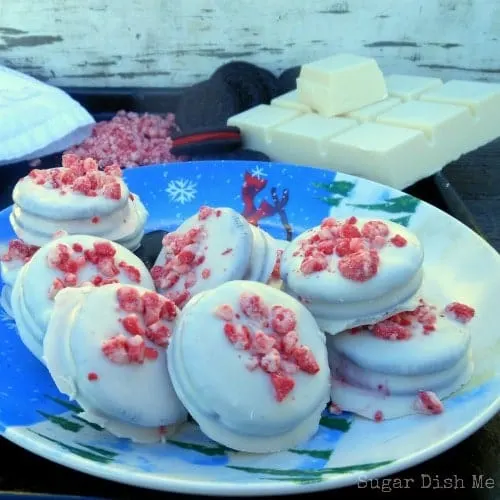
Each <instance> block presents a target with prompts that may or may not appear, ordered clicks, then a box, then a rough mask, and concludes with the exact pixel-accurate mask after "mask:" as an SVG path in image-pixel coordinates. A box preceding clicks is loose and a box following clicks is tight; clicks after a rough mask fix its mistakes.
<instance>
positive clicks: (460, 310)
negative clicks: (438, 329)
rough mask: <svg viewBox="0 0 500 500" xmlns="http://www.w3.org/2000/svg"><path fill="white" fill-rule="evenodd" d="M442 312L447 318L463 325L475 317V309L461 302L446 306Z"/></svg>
mask: <svg viewBox="0 0 500 500" xmlns="http://www.w3.org/2000/svg"><path fill="white" fill-rule="evenodd" d="M444 312H445V314H446V315H447V316H448V317H449V318H451V319H453V320H455V321H458V322H459V323H463V324H466V323H468V322H469V321H470V320H471V319H472V318H474V316H475V315H476V311H475V309H473V308H472V307H470V306H468V305H466V304H462V303H461V302H452V303H451V304H448V305H447V306H446V307H445V309H444Z"/></svg>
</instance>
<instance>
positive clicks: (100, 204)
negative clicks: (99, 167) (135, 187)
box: [12, 167, 129, 221]
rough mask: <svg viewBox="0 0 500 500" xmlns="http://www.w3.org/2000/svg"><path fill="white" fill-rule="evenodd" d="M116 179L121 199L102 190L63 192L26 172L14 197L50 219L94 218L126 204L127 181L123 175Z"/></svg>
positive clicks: (16, 186) (13, 193) (32, 212)
mask: <svg viewBox="0 0 500 500" xmlns="http://www.w3.org/2000/svg"><path fill="white" fill-rule="evenodd" d="M60 171H61V173H64V172H67V171H69V169H67V168H63V167H61V169H60ZM114 182H116V183H118V184H119V185H120V188H121V196H120V199H119V200H114V199H110V198H106V197H104V196H103V195H102V194H99V195H98V196H94V197H91V196H85V195H84V194H82V193H79V192H74V191H71V190H68V192H66V194H64V195H63V194H61V192H60V190H59V189H56V188H52V187H48V186H47V185H46V184H42V185H40V184H37V183H36V182H34V180H33V179H32V178H31V177H29V176H26V177H23V178H22V179H20V180H19V181H18V182H17V184H16V185H15V187H14V190H13V192H12V199H13V201H14V204H15V205H18V206H20V207H21V208H22V210H23V211H25V212H28V213H31V214H34V215H38V216H40V217H44V218H47V219H55V220H61V221H63V220H72V219H81V218H90V217H93V216H94V215H108V214H111V213H112V212H114V211H115V210H117V209H119V208H123V207H124V206H125V205H126V203H127V200H128V197H129V190H128V187H127V185H126V184H125V183H124V182H123V180H122V179H121V178H120V177H116V178H115V180H114Z"/></svg>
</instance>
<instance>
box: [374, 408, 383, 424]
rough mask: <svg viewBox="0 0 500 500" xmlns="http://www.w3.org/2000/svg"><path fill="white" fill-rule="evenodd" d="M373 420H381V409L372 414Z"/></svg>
mask: <svg viewBox="0 0 500 500" xmlns="http://www.w3.org/2000/svg"><path fill="white" fill-rule="evenodd" d="M373 420H375V422H382V420H384V414H383V413H382V411H381V410H377V411H376V412H375V414H374V415H373Z"/></svg>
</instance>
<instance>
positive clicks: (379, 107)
mask: <svg viewBox="0 0 500 500" xmlns="http://www.w3.org/2000/svg"><path fill="white" fill-rule="evenodd" d="M397 104H401V100H400V99H397V98H395V97H389V98H387V99H384V100H383V101H379V102H376V103H375V104H369V105H368V106H363V107H362V108H359V109H356V110H354V111H351V112H350V113H346V114H345V115H342V116H345V117H346V118H352V119H354V120H357V121H358V122H360V123H364V122H369V121H373V120H375V118H377V116H379V115H381V114H382V113H385V112H386V111H389V110H390V109H391V108H393V107H394V106H396V105H397Z"/></svg>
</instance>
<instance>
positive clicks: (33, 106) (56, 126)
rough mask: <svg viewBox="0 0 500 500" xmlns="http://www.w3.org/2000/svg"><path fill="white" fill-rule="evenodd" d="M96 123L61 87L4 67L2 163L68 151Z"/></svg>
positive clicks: (0, 87)
mask: <svg viewBox="0 0 500 500" xmlns="http://www.w3.org/2000/svg"><path fill="white" fill-rule="evenodd" d="M94 123H95V121H94V119H93V118H92V116H91V115H90V114H89V113H88V112H87V111H86V110H85V109H84V108H83V107H82V106H80V104H79V103H77V102H76V101H75V100H74V99H72V98H71V97H70V96H69V95H68V94H66V93H65V92H64V91H62V90H61V89H58V88H56V87H52V86H50V85H47V84H45V83H42V82H40V81H38V80H36V79H35V78H32V77H30V76H27V75H24V74H22V73H19V72H17V71H14V70H12V69H9V68H6V67H4V66H0V165H3V164H7V163H15V162H18V161H22V160H32V159H35V158H40V157H42V156H47V155H50V154H53V153H57V152H60V151H64V150H65V149H67V148H69V147H71V146H73V145H75V144H78V143H80V142H82V141H83V140H84V139H85V138H87V137H88V136H89V135H90V132H91V130H92V126H93V125H94Z"/></svg>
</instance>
